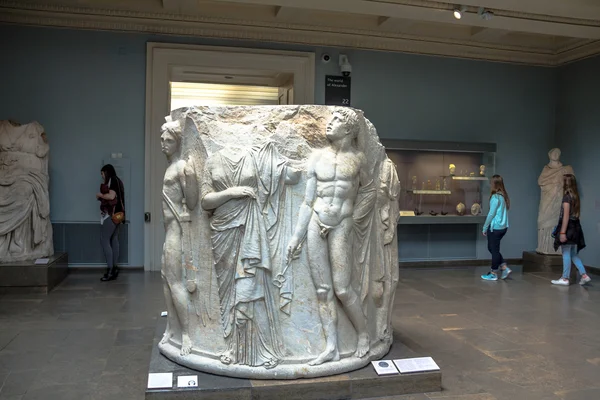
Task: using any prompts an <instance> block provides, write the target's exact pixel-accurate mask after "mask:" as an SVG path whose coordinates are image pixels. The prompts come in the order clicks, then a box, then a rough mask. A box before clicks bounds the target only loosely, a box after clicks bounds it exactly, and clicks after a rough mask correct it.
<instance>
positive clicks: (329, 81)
mask: <svg viewBox="0 0 600 400" xmlns="http://www.w3.org/2000/svg"><path fill="white" fill-rule="evenodd" d="M351 86H352V85H351V82H350V77H349V76H333V75H327V76H325V105H328V106H348V107H349V106H350V92H351Z"/></svg>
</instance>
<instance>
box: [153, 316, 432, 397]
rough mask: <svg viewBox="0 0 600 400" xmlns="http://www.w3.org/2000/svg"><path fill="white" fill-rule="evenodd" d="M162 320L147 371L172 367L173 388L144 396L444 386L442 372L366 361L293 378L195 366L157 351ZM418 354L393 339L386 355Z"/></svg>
mask: <svg viewBox="0 0 600 400" xmlns="http://www.w3.org/2000/svg"><path fill="white" fill-rule="evenodd" d="M165 324H166V321H165V318H160V320H159V322H158V326H157V330H156V334H155V338H154V346H153V348H152V356H151V358H150V368H149V373H161V372H172V373H173V387H172V388H171V389H147V390H146V396H145V398H146V399H156V400H170V399H181V400H185V399H205V400H213V399H214V400H217V399H218V400H230V399H231V400H281V399H285V400H296V399H298V400H316V399H320V400H333V399H336V400H337V399H365V398H372V397H383V396H399V395H403V394H409V393H429V392H439V391H441V390H442V373H441V371H436V372H422V373H415V374H405V375H390V376H378V375H377V374H376V373H375V370H374V369H373V367H372V366H371V364H370V363H369V365H367V366H366V367H363V368H362V369H359V370H357V371H352V372H349V373H345V374H340V375H334V376H328V377H323V378H315V379H294V380H273V379H268V380H259V379H246V378H231V377H226V376H218V375H212V374H208V373H205V372H199V371H194V370H192V369H189V368H186V367H184V366H181V365H178V364H176V363H174V362H172V361H170V360H169V359H167V358H166V357H165V356H163V355H162V354H160V352H159V351H158V347H157V343H158V341H159V340H160V338H161V337H162V333H163V332H164V330H165ZM419 356H426V354H425V355H419V354H417V353H415V352H414V351H412V350H410V349H409V348H408V347H406V346H405V345H404V344H403V343H401V342H400V341H399V340H398V339H397V338H396V339H395V340H394V343H393V345H392V348H391V350H390V352H389V353H388V354H387V355H386V356H385V357H384V359H386V360H387V359H394V358H395V359H398V358H411V357H419ZM189 375H196V376H197V377H198V387H197V388H177V377H178V376H189Z"/></svg>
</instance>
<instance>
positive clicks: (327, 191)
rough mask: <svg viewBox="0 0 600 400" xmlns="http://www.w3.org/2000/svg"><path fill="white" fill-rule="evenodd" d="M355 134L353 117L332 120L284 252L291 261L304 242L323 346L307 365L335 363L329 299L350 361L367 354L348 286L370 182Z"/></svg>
mask: <svg viewBox="0 0 600 400" xmlns="http://www.w3.org/2000/svg"><path fill="white" fill-rule="evenodd" d="M359 128H360V127H359V125H358V116H357V115H356V113H355V112H354V111H352V110H350V109H343V110H342V109H340V110H339V111H336V112H335V113H334V114H333V116H332V118H331V120H330V122H329V123H328V125H327V128H326V133H325V136H326V137H327V140H328V141H329V146H326V147H324V148H323V149H319V150H315V151H314V152H313V154H312V155H311V157H310V158H309V160H308V165H307V181H306V193H305V196H304V203H303V204H302V206H301V208H300V213H299V215H298V223H297V226H296V230H295V232H294V235H293V236H292V239H291V241H290V244H289V248H288V249H289V250H288V259H290V258H291V257H292V256H293V254H294V253H295V252H297V251H298V247H299V246H300V242H301V240H302V238H303V237H304V236H306V247H307V252H308V264H309V267H310V270H311V276H312V279H313V283H314V285H315V289H316V292H317V299H318V301H319V316H320V319H321V325H322V327H323V333H324V335H325V341H326V347H325V350H324V351H323V352H322V353H321V354H320V355H319V356H318V357H317V358H316V359H314V360H313V361H311V362H310V363H309V365H319V364H322V363H324V362H327V361H337V360H339V358H340V354H339V350H338V335H337V330H338V328H337V319H338V317H337V306H336V303H335V300H334V296H336V297H337V298H338V300H340V302H341V304H342V306H343V307H344V310H345V311H346V312H347V314H348V317H349V318H350V320H351V321H352V324H353V325H354V328H355V329H356V331H357V334H358V339H357V344H356V352H355V355H356V356H357V357H359V358H362V357H364V356H365V355H366V354H367V353H368V351H369V333H368V331H367V319H366V316H365V314H364V312H363V309H362V306H361V302H360V301H359V298H358V294H357V293H356V291H355V289H354V288H353V287H352V285H351V278H352V258H351V256H350V253H351V249H352V247H351V244H352V242H351V241H350V238H351V235H350V233H351V232H352V228H353V225H354V224H353V223H354V220H353V219H352V214H353V213H354V203H355V201H356V197H357V194H358V189H359V185H361V184H362V185H365V184H367V183H368V179H369V178H370V177H368V176H367V174H366V165H365V155H364V154H363V153H362V152H361V151H359V150H358V149H356V148H355V146H354V144H353V142H354V141H356V136H357V135H358V130H359Z"/></svg>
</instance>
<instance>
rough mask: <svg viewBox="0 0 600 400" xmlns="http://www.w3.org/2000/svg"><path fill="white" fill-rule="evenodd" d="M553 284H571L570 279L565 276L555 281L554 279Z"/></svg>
mask: <svg viewBox="0 0 600 400" xmlns="http://www.w3.org/2000/svg"><path fill="white" fill-rule="evenodd" d="M552 284H553V285H560V286H569V280H568V279H565V278H560V279H557V280H555V281H552Z"/></svg>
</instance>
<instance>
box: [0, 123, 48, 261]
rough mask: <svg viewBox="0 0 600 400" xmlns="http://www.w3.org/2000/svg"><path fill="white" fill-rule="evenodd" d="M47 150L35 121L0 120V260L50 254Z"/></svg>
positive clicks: (43, 137)
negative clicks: (21, 122) (25, 122)
mask: <svg viewBox="0 0 600 400" xmlns="http://www.w3.org/2000/svg"><path fill="white" fill-rule="evenodd" d="M49 150H50V148H49V146H48V142H47V140H46V134H45V132H44V128H43V127H42V126H41V125H40V124H39V123H37V122H31V123H29V124H24V125H22V124H19V123H17V122H13V121H0V263H7V262H15V261H28V260H34V259H36V258H42V257H49V256H51V255H53V254H54V246H53V242H52V224H51V222H50V199H49V195H48V183H49V178H48V152H49Z"/></svg>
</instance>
